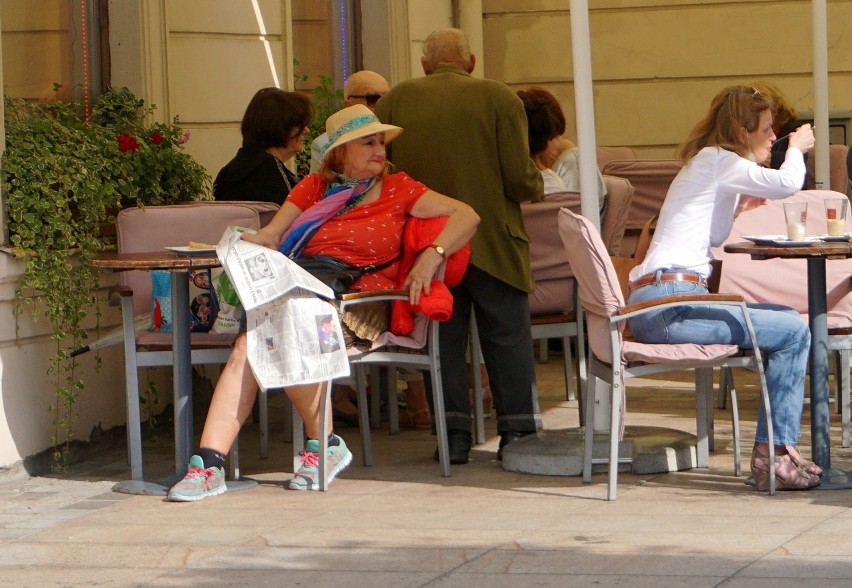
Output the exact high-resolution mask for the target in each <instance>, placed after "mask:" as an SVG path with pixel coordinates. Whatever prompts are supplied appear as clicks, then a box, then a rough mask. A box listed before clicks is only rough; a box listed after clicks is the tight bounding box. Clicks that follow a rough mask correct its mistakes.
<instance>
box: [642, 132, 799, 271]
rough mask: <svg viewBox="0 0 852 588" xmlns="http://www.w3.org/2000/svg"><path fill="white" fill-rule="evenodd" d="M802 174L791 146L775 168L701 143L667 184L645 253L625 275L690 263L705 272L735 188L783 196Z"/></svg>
mask: <svg viewBox="0 0 852 588" xmlns="http://www.w3.org/2000/svg"><path fill="white" fill-rule="evenodd" d="M804 179H805V163H804V158H803V157H802V152H801V151H800V150H799V149H798V148H796V147H791V148H789V149H788V150H787V157H786V159H785V160H784V163H783V164H782V165H781V168H780V169H777V170H774V169H771V168H767V167H762V166H760V165H758V164H757V163H755V162H753V161H751V160H749V159H746V158H744V157H740V156H739V155H737V154H736V153H734V152H732V151H727V150H725V149H721V148H719V147H705V148H704V149H702V150H701V151H699V152H698V153H697V154H695V156H693V157H692V159H690V160H689V161H688V162H687V163H686V165H685V166H684V167H683V169H681V171H680V172H679V173H678V174H677V176H676V177H675V179H674V181H673V182H672V184H671V186H670V187H669V191H668V193H667V194H666V200H665V202H664V203H663V207H662V209H661V210H660V216H659V218H658V219H657V227H656V229H655V230H654V236H653V237H652V239H651V246H650V248H649V249H648V254H647V255H646V256H645V259H644V261H643V262H642V263H641V264H639V265H638V266H636V267H635V268H633V270H632V271H631V272H630V280H631V281H632V280H635V279H636V278H638V277H640V276H643V275H645V274H648V273H652V272H654V271H656V270H658V269H667V268H683V269H690V270H693V271H696V272H698V273H699V274H700V275H702V276H704V277H705V278H706V277H709V275H710V260H711V259H712V258H713V255H712V253H711V252H710V248H711V247H717V246H719V245H721V244H722V243H723V242H724V241H725V239H727V237H728V235H729V234H730V232H731V228H732V227H733V224H734V213H735V212H736V209H737V204H738V203H739V199H740V194H748V195H751V196H758V197H760V198H767V199H770V200H776V199H781V198H787V197H788V196H792V195H793V194H795V193H796V192H798V191H799V190H801V188H802V183H803V182H804ZM780 225H783V219H780V218H779V219H767V227H772V226H780ZM770 232H771V231H770ZM775 232H778V231H775Z"/></svg>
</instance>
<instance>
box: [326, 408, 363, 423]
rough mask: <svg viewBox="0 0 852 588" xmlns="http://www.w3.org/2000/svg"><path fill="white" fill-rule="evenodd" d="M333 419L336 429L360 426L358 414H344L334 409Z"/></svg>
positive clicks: (332, 412)
mask: <svg viewBox="0 0 852 588" xmlns="http://www.w3.org/2000/svg"><path fill="white" fill-rule="evenodd" d="M331 417H332V419H333V420H334V423H333V424H334V426H336V427H341V428H342V427H358V426H359V425H360V421H359V420H358V413H357V412H356V413H351V412H343V411H342V410H339V409H337V408H332V409H331Z"/></svg>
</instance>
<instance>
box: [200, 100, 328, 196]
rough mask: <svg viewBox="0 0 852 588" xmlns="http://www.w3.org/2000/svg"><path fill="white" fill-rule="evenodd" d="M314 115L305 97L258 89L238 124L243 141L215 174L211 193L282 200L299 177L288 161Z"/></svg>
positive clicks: (300, 147)
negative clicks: (286, 165) (288, 164)
mask: <svg viewBox="0 0 852 588" xmlns="http://www.w3.org/2000/svg"><path fill="white" fill-rule="evenodd" d="M312 117H313V111H312V109H311V102H310V100H309V99H308V98H307V97H306V96H304V95H302V94H298V93H296V92H285V91H284V90H281V89H279V88H263V89H261V90H258V91H257V93H256V94H255V95H254V97H253V98H252V99H251V102H249V105H248V107H247V108H246V112H245V115H243V122H242V124H241V125H240V132H241V133H242V135H243V146H242V147H240V149H239V151H237V154H236V155H235V156H234V158H233V159H232V160H231V161H229V162H228V164H227V165H226V166H225V167H223V168H222V169H221V170H219V173H218V174H217V175H216V180H215V181H214V182H213V198H215V199H216V200H261V201H264V202H272V203H275V204H282V203H283V202H284V199H285V198H287V195H288V194H289V193H290V189H291V188H292V187H293V186H295V185H296V184H297V183H298V182H299V179H300V178H299V177H298V176H297V175H296V174H294V173H293V172H291V171H290V170H289V169H287V168H286V167H285V166H284V164H285V163H286V162H287V161H289V160H290V159H291V158H292V157H293V156H294V155H296V153H298V152H299V151H301V150H302V148H303V146H304V144H303V140H304V137H305V134H306V133H307V131H308V124H309V123H310V122H311V118H312Z"/></svg>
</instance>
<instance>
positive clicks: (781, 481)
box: [751, 453, 820, 492]
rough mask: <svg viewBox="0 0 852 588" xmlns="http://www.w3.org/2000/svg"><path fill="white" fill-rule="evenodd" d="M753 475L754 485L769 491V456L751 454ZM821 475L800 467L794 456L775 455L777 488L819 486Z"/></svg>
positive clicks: (806, 488) (802, 488)
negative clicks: (810, 472)
mask: <svg viewBox="0 0 852 588" xmlns="http://www.w3.org/2000/svg"><path fill="white" fill-rule="evenodd" d="M751 477H752V478H753V479H754V485H755V486H757V489H758V490H759V491H761V492H767V491H769V456H768V455H758V454H756V453H755V454H753V455H752V456H751ZM819 483H820V479H819V476H816V475H813V474H809V473H808V472H807V471H806V470H804V469H802V468H800V467H799V466H798V464H797V463H796V462H795V461H794V460H793V458H792V456H791V455H789V454H787V453H785V454H784V455H776V456H775V489H776V490H808V489H810V488H813V487H815V486H819Z"/></svg>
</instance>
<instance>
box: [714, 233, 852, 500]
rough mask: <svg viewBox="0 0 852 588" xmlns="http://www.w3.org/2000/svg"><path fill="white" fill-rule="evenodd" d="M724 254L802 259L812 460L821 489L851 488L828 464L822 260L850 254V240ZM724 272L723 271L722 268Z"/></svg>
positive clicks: (845, 475)
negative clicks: (819, 473)
mask: <svg viewBox="0 0 852 588" xmlns="http://www.w3.org/2000/svg"><path fill="white" fill-rule="evenodd" d="M724 250H725V251H726V252H727V253H744V254H747V255H750V256H751V258H752V259H755V260H762V259H773V258H782V259H806V260H807V279H808V282H807V288H808V327H809V328H810V331H811V352H810V365H809V367H810V380H809V381H810V390H811V445H812V452H813V460H814V462H816V463H817V464H818V465H819V466H820V467H821V468H823V475H822V483H821V484H820V486H819V488H820V489H823V490H837V489H845V488H852V472H846V471H843V470H839V469H834V468H832V467H831V429H830V419H829V414H830V413H829V411H830V407H829V398H828V396H829V395H828V319H827V313H828V303H827V301H826V285H825V281H826V280H825V264H826V260H831V259H846V258H849V257H852V243H850V242H848V241H847V242H839V243H838V242H832V243H824V242H822V241H815V242H813V243H811V244H808V245H796V246H790V245H776V244H764V243H760V244H757V243H752V242H748V241H747V242H743V243H731V244H728V245H725V247H724ZM723 271H724V270H723Z"/></svg>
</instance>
